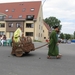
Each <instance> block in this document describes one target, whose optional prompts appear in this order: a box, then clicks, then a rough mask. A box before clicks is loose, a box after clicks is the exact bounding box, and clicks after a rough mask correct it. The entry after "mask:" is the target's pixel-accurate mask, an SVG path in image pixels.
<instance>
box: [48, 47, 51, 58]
mask: <svg viewBox="0 0 75 75" xmlns="http://www.w3.org/2000/svg"><path fill="white" fill-rule="evenodd" d="M48 47H49V48H48V56H47V59H51V57H50V46H48Z"/></svg>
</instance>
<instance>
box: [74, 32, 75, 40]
mask: <svg viewBox="0 0 75 75" xmlns="http://www.w3.org/2000/svg"><path fill="white" fill-rule="evenodd" d="M74 39H75V31H74Z"/></svg>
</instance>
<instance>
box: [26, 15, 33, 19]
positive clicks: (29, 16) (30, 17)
mask: <svg viewBox="0 0 75 75" xmlns="http://www.w3.org/2000/svg"><path fill="white" fill-rule="evenodd" d="M26 19H27V20H33V19H34V15H27V17H26Z"/></svg>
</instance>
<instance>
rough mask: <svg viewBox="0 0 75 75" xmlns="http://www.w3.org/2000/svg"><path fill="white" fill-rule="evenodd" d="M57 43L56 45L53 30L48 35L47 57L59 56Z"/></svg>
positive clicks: (56, 41)
mask: <svg viewBox="0 0 75 75" xmlns="http://www.w3.org/2000/svg"><path fill="white" fill-rule="evenodd" d="M57 43H58V37H57V32H56V31H55V30H53V31H52V33H51V35H50V42H49V51H48V56H57V55H59V48H58V45H57Z"/></svg>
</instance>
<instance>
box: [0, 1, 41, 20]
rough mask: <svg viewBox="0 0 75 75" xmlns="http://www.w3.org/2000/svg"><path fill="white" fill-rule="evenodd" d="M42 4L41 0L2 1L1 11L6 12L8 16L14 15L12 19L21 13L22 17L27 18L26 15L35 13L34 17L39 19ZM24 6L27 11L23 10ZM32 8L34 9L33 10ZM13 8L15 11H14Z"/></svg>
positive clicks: (0, 4)
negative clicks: (28, 0) (27, 0)
mask: <svg viewBox="0 0 75 75" xmlns="http://www.w3.org/2000/svg"><path fill="white" fill-rule="evenodd" d="M40 5H41V1H32V2H13V3H0V13H4V14H6V15H7V17H8V16H12V19H18V17H19V16H20V15H22V19H25V18H26V15H34V18H35V19H37V16H38V12H39V8H40ZM24 8H25V11H24V12H23V11H22V10H23V9H24ZM31 8H33V9H34V11H31ZM13 9H14V12H12V10H13ZM5 10H6V11H7V12H6V11H5Z"/></svg>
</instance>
